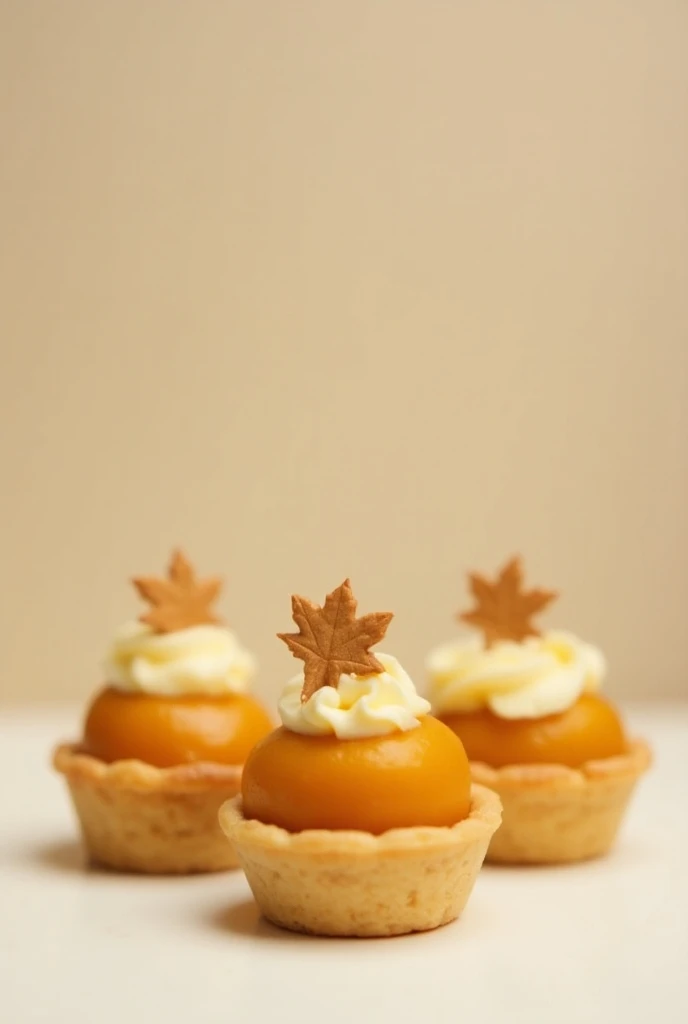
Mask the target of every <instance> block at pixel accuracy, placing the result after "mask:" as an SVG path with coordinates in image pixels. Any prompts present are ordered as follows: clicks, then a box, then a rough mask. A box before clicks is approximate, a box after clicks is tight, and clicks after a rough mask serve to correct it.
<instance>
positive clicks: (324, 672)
mask: <svg viewBox="0 0 688 1024" xmlns="http://www.w3.org/2000/svg"><path fill="white" fill-rule="evenodd" d="M356 606H357V602H356V598H355V597H354V595H353V592H352V590H351V583H350V582H349V580H344V582H343V583H342V585H341V586H340V587H337V589H336V590H333V591H332V593H331V594H328V595H327V597H326V598H325V604H324V605H323V606H322V608H320V607H319V605H317V604H314V603H313V602H312V601H309V600H308V598H307V597H299V596H298V595H296V594H295V595H294V596H293V597H292V599H291V613H292V617H293V619H294V622H295V623H296V625H297V626H298V627H299V632H298V633H278V634H277V636H278V637H279V638H280V640H284V642H285V644H286V645H287V647H288V648H289V650H290V651H291V653H292V654H293V655H294V657H295V658H301V660H302V661H303V663H304V666H305V671H304V683H303V689H302V691H301V700H302V701H307V700H308V698H309V697H310V696H312V694H314V693H315V692H316V690H319V689H320V688H321V687H322V686H334V687H336V686H337V684H338V683H339V677H340V675H342V673H353V674H354V675H359V676H362V675H369V674H371V673H373V672H383V671H384V666H383V665H381V664H380V662H379V661H378V660H377V658H376V657H375V656H374V655H373V654H371V653H370V651H369V648H370V647H372V646H373V644H376V643H379V641H380V640H382V638H383V636H384V635H385V633H386V632H387V627H388V626H389V624H390V622H391V620H392V618H393V616H392V613H391V612H373V613H372V614H370V615H362V616H361V618H360V619H357V618H356Z"/></svg>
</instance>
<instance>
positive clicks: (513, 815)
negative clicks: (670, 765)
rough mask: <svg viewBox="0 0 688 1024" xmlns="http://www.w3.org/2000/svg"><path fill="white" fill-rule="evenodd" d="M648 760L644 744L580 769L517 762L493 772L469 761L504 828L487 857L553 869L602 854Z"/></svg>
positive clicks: (634, 744)
mask: <svg viewBox="0 0 688 1024" xmlns="http://www.w3.org/2000/svg"><path fill="white" fill-rule="evenodd" d="M651 763H652V752H651V750H650V747H649V746H648V745H647V743H645V741H644V740H640V739H635V740H632V741H631V742H630V743H629V748H628V751H627V753H625V754H621V755H619V756H617V757H608V758H604V759H601V760H596V761H587V762H585V764H583V765H581V767H580V768H569V767H566V766H565V765H558V764H529V765H528V764H517V765H507V766H505V767H503V768H493V767H491V766H490V765H487V764H484V763H483V762H478V761H474V762H471V774H472V777H473V780H474V781H475V782H477V783H479V784H480V785H483V786H489V787H490V789H493V790H494V791H495V792H496V793H499V796H500V798H501V800H502V805H503V820H502V827H501V828H500V830H499V832H497V834H496V835H495V836H494V837H493V839H492V842H491V843H490V848H489V850H488V853H487V860H488V861H490V862H497V863H503V864H556V863H559V864H561V863H570V862H574V861H580V860H588V859H590V858H592V857H599V856H602V855H603V854H605V853H607V852H608V851H609V849H610V848H611V846H612V845H613V843H614V841H615V839H616V836H617V834H618V831H619V828H620V825H621V822H622V819H623V817H624V813H625V811H626V808H627V806H628V803H629V801H630V799H631V796H632V794H633V790H634V789H635V786H636V783H637V781H638V779H639V778H640V776H641V775H643V774H644V773H645V772H646V771H647V770H648V768H649V767H650V765H651Z"/></svg>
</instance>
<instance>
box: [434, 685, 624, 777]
mask: <svg viewBox="0 0 688 1024" xmlns="http://www.w3.org/2000/svg"><path fill="white" fill-rule="evenodd" d="M442 721H443V722H445V723H446V724H447V725H448V726H449V728H450V729H453V731H454V732H455V733H456V734H457V736H459V737H460V738H461V740H462V742H463V745H464V747H465V748H466V753H467V754H468V757H469V758H470V759H471V761H484V762H485V763H486V764H489V765H492V766H493V767H495V768H501V767H503V766H504V765H508V764H563V765H568V766H569V767H570V768H577V767H579V766H580V765H581V764H583V763H584V762H585V761H592V760H596V759H598V758H605V757H615V756H616V755H618V754H623V753H624V752H625V751H626V750H627V743H626V737H625V736H624V731H623V726H622V725H621V722H620V720H619V716H618V715H617V713H616V711H615V710H614V708H613V707H612V706H611V705H610V704H608V703H607V701H605V700H603V699H602V698H601V697H596V696H595V695H594V694H584V695H583V696H582V697H580V698H579V699H578V700H577V701H576V703H575V704H573V705H572V706H571V707H570V708H568V709H567V710H566V711H562V712H561V713H560V714H557V715H547V716H546V717H544V718H517V719H510V718H499V717H498V716H497V715H494V714H493V713H492V712H491V711H488V710H487V709H485V710H482V711H474V712H470V713H465V714H452V715H442Z"/></svg>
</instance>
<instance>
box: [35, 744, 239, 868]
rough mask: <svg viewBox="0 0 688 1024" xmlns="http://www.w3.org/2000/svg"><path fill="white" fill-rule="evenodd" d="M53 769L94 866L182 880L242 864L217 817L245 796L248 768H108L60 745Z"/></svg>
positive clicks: (121, 764)
mask: <svg viewBox="0 0 688 1024" xmlns="http://www.w3.org/2000/svg"><path fill="white" fill-rule="evenodd" d="M53 764H54V767H55V768H56V769H57V771H58V772H60V773H61V774H62V775H64V776H65V778H66V780H67V785H68V786H69V792H70V795H71V798H72V803H73V804H74V808H75V810H76V813H77V817H78V819H79V822H80V824H81V831H82V834H83V839H84V845H85V847H86V851H87V853H88V856H89V858H90V860H91V861H92V862H94V863H97V864H101V865H104V866H106V867H108V868H114V869H117V870H120V871H137V872H143V873H147V874H180V875H181V874H193V873H196V872H204V871H225V870H227V869H229V868H235V867H237V866H238V865H237V860H236V857H235V856H234V854H233V852H232V850H231V848H230V847H229V846H228V844H227V841H226V839H225V837H224V835H223V834H222V831H221V830H220V827H219V825H218V820H217V813H218V810H219V808H220V806H221V805H222V804H223V803H224V802H225V801H226V800H228V799H229V798H230V797H233V796H235V795H236V794H237V793H238V792H239V789H240V786H241V767H239V766H233V765H220V764H209V763H201V762H199V763H195V764H185V765H179V766H176V767H174V768H156V767H154V766H153V765H149V764H145V763H144V762H143V761H136V760H126V761H114V762H112V763H111V764H108V763H106V762H104V761H101V760H99V759H98V758H96V757H92V756H90V755H89V754H87V753H85V752H84V751H83V750H81V749H80V747H79V746H78V744H63V745H61V746H59V747H58V748H57V749H56V751H55V753H54V755H53Z"/></svg>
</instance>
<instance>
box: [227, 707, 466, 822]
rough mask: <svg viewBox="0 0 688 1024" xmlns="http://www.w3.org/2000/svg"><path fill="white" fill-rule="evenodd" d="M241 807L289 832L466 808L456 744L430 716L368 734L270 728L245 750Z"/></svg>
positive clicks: (453, 813)
mask: <svg viewBox="0 0 688 1024" xmlns="http://www.w3.org/2000/svg"><path fill="white" fill-rule="evenodd" d="M242 797H243V812H244V815H245V817H247V818H256V819H258V820H259V821H261V822H263V823H264V824H266V825H279V826H280V827H281V828H284V829H287V831H289V832H301V831H303V830H304V829H356V830H360V831H364V832H372V833H374V834H375V835H379V834H380V833H382V832H386V831H387V830H388V829H391V828H404V827H408V826H414V825H437V826H448V825H455V824H456V822H457V821H461V820H462V819H463V818H465V817H467V815H468V813H469V810H470V769H469V765H468V758H467V757H466V754H465V751H464V749H463V746H462V744H461V743H460V741H459V740H458V738H457V737H456V736H455V735H454V733H453V732H452V731H451V730H450V729H448V728H447V727H446V726H445V725H443V724H442V723H441V722H439V721H438V720H437V719H436V718H432V717H430V716H428V717H426V718H424V719H423V720H422V721H421V724H420V725H419V726H418V727H417V728H415V729H410V730H409V731H407V732H397V733H392V734H391V735H389V736H375V737H370V738H366V739H352V740H340V739H337V738H336V737H335V736H303V735H300V734H299V733H295V732H290V731H289V730H287V729H284V728H280V729H276V730H275V732H273V733H271V734H270V735H269V736H267V737H266V738H265V739H264V740H262V741H261V742H260V743H259V744H258V746H257V747H255V748H254V750H253V751H252V753H251V754H250V756H249V758H248V760H247V762H246V766H245V768H244V772H243V777H242Z"/></svg>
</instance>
